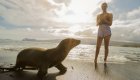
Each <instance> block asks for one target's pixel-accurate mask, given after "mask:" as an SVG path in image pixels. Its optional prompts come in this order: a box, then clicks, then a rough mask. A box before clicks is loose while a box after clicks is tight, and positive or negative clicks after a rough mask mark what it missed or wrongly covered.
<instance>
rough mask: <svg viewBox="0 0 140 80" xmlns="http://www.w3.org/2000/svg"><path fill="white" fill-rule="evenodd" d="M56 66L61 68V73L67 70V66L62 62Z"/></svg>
mask: <svg viewBox="0 0 140 80" xmlns="http://www.w3.org/2000/svg"><path fill="white" fill-rule="evenodd" d="M55 67H56V68H57V69H58V70H60V72H59V73H60V74H64V73H65V72H66V71H67V68H66V67H65V66H64V65H63V64H62V63H60V64H58V65H56V66H55Z"/></svg>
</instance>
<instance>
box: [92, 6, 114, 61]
mask: <svg viewBox="0 0 140 80" xmlns="http://www.w3.org/2000/svg"><path fill="white" fill-rule="evenodd" d="M107 7H108V6H107V3H102V5H101V8H102V13H101V14H99V15H97V21H96V25H97V26H99V28H98V36H97V44H96V54H95V60H94V62H95V63H97V58H98V54H99V51H100V47H101V44H102V40H104V47H105V56H104V62H105V63H106V61H107V56H108V50H109V49H108V46H109V41H110V37H111V29H110V26H111V25H112V19H113V15H112V13H108V12H107Z"/></svg>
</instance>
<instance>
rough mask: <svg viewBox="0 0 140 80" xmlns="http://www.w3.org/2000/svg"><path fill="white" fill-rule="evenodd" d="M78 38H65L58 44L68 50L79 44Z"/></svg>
mask: <svg viewBox="0 0 140 80" xmlns="http://www.w3.org/2000/svg"><path fill="white" fill-rule="evenodd" d="M80 42H81V41H80V40H77V39H74V38H66V39H64V40H62V41H61V42H60V46H63V47H65V48H67V49H69V50H71V49H72V48H74V47H75V46H77V45H79V44H80Z"/></svg>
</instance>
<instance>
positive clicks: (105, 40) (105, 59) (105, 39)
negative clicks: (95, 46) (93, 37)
mask: <svg viewBox="0 0 140 80" xmlns="http://www.w3.org/2000/svg"><path fill="white" fill-rule="evenodd" d="M110 37H111V36H106V37H104V47H105V57H104V62H106V61H107V56H108V52H109V48H108V46H109V41H110Z"/></svg>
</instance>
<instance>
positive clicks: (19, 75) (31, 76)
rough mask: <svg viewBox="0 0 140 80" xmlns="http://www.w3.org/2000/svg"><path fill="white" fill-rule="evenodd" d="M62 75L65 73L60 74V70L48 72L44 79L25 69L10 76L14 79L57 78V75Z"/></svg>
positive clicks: (52, 79) (38, 79) (47, 79)
mask: <svg viewBox="0 0 140 80" xmlns="http://www.w3.org/2000/svg"><path fill="white" fill-rule="evenodd" d="M60 75H64V74H60V73H58V72H56V73H48V74H47V75H46V76H45V77H44V78H43V79H40V78H38V77H37V76H36V74H34V73H30V72H24V71H23V72H21V73H14V74H13V75H10V77H12V78H13V79H12V80H57V79H56V77H57V76H60Z"/></svg>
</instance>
